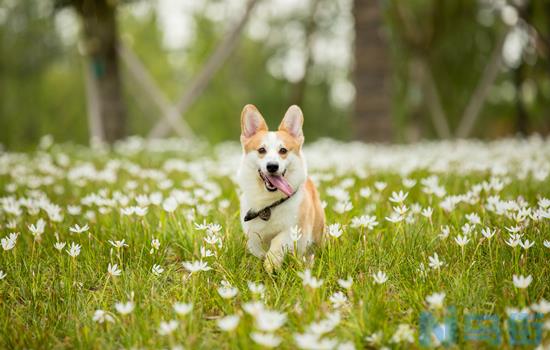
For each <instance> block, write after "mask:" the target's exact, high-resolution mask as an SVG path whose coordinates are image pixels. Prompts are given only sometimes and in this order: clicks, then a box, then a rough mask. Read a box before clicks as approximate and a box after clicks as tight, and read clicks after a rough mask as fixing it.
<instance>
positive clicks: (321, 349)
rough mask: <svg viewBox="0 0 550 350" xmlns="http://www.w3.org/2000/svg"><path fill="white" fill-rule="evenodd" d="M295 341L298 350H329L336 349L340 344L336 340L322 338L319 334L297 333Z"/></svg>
mask: <svg viewBox="0 0 550 350" xmlns="http://www.w3.org/2000/svg"><path fill="white" fill-rule="evenodd" d="M294 341H295V342H296V344H297V345H298V348H300V349H304V350H327V349H334V348H335V347H336V345H337V344H338V341H337V340H336V339H332V338H320V337H319V335H318V334H313V333H309V332H306V333H303V334H300V333H295V334H294Z"/></svg>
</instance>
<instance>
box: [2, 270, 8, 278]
mask: <svg viewBox="0 0 550 350" xmlns="http://www.w3.org/2000/svg"><path fill="white" fill-rule="evenodd" d="M6 276H7V274H6V273H5V272H4V271H2V270H0V280H3V279H4V278H6Z"/></svg>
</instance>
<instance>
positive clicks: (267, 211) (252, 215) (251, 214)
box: [244, 187, 300, 222]
mask: <svg viewBox="0 0 550 350" xmlns="http://www.w3.org/2000/svg"><path fill="white" fill-rule="evenodd" d="M298 189H300V187H298ZM296 192H298V190H296V191H294V192H292V193H291V194H290V196H288V197H283V198H281V199H279V200H278V201H275V202H273V203H271V204H270V205H268V206H267V207H265V208H263V209H261V210H259V211H254V210H252V209H250V210H249V211H247V212H246V215H245V216H244V221H245V222H246V221H250V220H254V219H256V218H257V217H260V219H262V220H263V221H268V220H269V218H270V217H271V209H273V208H275V207H277V206H279V205H281V204H283V203H284V202H286V201H287V200H289V199H290V198H291V197H292V196H294V195H295V194H296Z"/></svg>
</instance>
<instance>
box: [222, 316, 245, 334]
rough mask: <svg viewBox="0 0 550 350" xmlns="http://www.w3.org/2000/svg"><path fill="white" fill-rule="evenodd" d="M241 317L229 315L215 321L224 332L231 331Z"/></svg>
mask: <svg viewBox="0 0 550 350" xmlns="http://www.w3.org/2000/svg"><path fill="white" fill-rule="evenodd" d="M240 319H241V317H240V316H239V315H230V316H225V317H223V318H220V319H219V320H218V321H217V324H218V327H219V328H220V329H221V330H222V331H224V332H231V331H233V330H235V328H237V326H238V325H239V321H240Z"/></svg>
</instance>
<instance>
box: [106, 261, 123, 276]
mask: <svg viewBox="0 0 550 350" xmlns="http://www.w3.org/2000/svg"><path fill="white" fill-rule="evenodd" d="M107 273H108V274H109V275H110V276H112V277H118V276H120V275H121V274H122V270H121V269H119V268H118V264H114V265H111V264H110V263H109V266H107Z"/></svg>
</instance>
